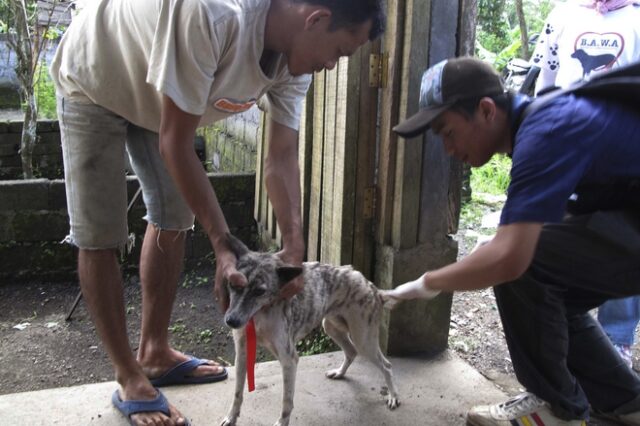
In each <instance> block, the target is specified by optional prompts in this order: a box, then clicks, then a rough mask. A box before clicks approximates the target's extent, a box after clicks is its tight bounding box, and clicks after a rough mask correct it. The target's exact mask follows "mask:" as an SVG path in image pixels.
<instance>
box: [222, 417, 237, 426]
mask: <svg viewBox="0 0 640 426" xmlns="http://www.w3.org/2000/svg"><path fill="white" fill-rule="evenodd" d="M236 420H237V419H236V418H235V417H230V416H227V417H225V418H224V420H222V422H221V423H220V426H235V425H236Z"/></svg>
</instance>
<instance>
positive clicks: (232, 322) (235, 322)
mask: <svg viewBox="0 0 640 426" xmlns="http://www.w3.org/2000/svg"><path fill="white" fill-rule="evenodd" d="M224 321H225V322H226V323H227V325H228V326H229V327H231V328H239V327H240V325H241V322H240V318H238V317H235V316H233V315H232V316H229V317H227V318H225V320H224Z"/></svg>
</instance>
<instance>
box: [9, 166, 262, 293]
mask: <svg viewBox="0 0 640 426" xmlns="http://www.w3.org/2000/svg"><path fill="white" fill-rule="evenodd" d="M209 180H210V181H211V184H212V185H213V186H214V188H215V190H216V194H217V196H218V200H219V201H220V204H221V206H222V210H223V212H224V215H225V217H226V218H227V221H228V224H229V228H230V230H231V232H232V233H233V234H234V235H237V236H238V237H239V238H241V239H242V240H243V241H245V242H247V244H249V245H250V246H252V247H255V239H256V225H255V221H254V219H253V202H254V186H255V175H254V174H252V173H246V174H234V175H227V174H210V175H209ZM137 189H138V181H137V179H136V178H135V177H130V178H128V193H129V199H132V197H133V195H134V194H135V192H136V191H137ZM144 214H145V209H144V205H143V203H142V197H139V198H138V200H137V202H136V203H135V204H134V205H133V207H132V209H131V211H130V213H129V231H130V232H133V233H134V234H135V240H136V245H135V247H134V249H133V251H132V253H130V254H127V255H125V256H123V261H122V265H123V268H124V269H134V268H136V267H137V264H138V260H139V253H140V247H141V245H142V237H143V234H144V230H145V228H146V222H145V221H144V220H143V219H142V217H143V216H144ZM68 232H69V226H68V217H67V210H66V196H65V188H64V182H63V181H62V180H47V179H35V180H13V181H0V284H2V283H6V282H9V281H16V280H28V279H33V278H36V277H37V278H38V279H48V280H61V279H65V280H66V279H73V278H74V277H75V275H76V249H75V248H73V247H72V246H71V245H69V244H60V241H62V240H63V239H64V237H65V236H66V235H67V234H68ZM203 261H210V262H212V261H213V254H212V250H211V245H210V243H209V240H208V238H207V236H206V235H205V234H204V233H203V232H202V230H201V228H200V227H199V225H196V229H195V230H194V231H191V232H189V234H188V238H187V246H186V267H190V266H194V265H195V264H196V263H198V262H203Z"/></svg>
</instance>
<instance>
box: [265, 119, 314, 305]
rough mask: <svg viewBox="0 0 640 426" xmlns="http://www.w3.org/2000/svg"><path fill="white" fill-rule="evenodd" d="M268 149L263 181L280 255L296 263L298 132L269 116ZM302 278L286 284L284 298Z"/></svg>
mask: <svg viewBox="0 0 640 426" xmlns="http://www.w3.org/2000/svg"><path fill="white" fill-rule="evenodd" d="M269 129H270V131H269V150H268V153H267V157H266V158H265V165H264V180H265V185H266V187H267V193H268V195H269V200H270V201H271V204H272V205H273V210H274V212H275V216H276V220H277V221H278V226H279V227H280V232H281V233H282V246H283V247H282V251H281V252H280V253H279V255H280V257H281V258H282V259H283V260H284V261H285V262H287V263H289V264H292V265H295V266H299V265H301V264H302V260H303V257H304V249H305V245H304V237H303V235H302V213H301V201H300V199H301V191H300V167H299V165H298V131H297V130H294V129H292V128H290V127H287V126H285V125H283V124H280V123H278V122H276V121H275V120H273V119H271V120H270V123H269ZM303 285H304V281H303V279H302V277H298V278H297V279H294V280H293V281H291V283H289V284H287V285H286V286H285V287H284V288H283V290H282V295H283V296H284V297H291V296H293V295H294V294H296V293H297V292H299V291H300V290H301V289H302V286H303Z"/></svg>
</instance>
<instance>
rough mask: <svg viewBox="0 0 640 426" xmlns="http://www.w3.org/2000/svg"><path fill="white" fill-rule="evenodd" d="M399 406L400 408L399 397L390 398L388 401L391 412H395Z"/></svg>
mask: <svg viewBox="0 0 640 426" xmlns="http://www.w3.org/2000/svg"><path fill="white" fill-rule="evenodd" d="M399 406H400V401H399V400H398V398H397V397H394V396H390V397H389V399H387V407H388V408H389V410H395V409H396V408H398V407H399Z"/></svg>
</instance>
